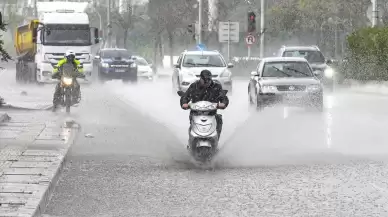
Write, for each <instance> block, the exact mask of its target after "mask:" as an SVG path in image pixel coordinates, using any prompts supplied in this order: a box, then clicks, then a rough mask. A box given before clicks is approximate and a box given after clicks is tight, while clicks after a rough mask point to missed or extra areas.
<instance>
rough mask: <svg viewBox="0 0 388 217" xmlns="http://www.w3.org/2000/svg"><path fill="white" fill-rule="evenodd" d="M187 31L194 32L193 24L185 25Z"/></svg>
mask: <svg viewBox="0 0 388 217" xmlns="http://www.w3.org/2000/svg"><path fill="white" fill-rule="evenodd" d="M187 31H188V32H189V33H193V32H194V29H193V24H189V25H188V26H187Z"/></svg>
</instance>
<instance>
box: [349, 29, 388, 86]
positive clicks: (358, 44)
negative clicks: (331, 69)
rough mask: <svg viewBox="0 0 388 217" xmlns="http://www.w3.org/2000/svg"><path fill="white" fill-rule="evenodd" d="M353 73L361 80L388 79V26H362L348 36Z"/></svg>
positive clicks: (353, 76)
mask: <svg viewBox="0 0 388 217" xmlns="http://www.w3.org/2000/svg"><path fill="white" fill-rule="evenodd" d="M347 42H348V48H349V54H350V57H351V58H350V64H349V65H350V66H351V69H350V70H351V73H350V72H348V73H347V77H349V78H353V79H360V80H388V61H387V60H388V28H387V27H385V28H381V27H380V28H379V27H369V28H362V29H359V30H357V31H355V32H353V33H352V34H351V35H349V36H348V38H347Z"/></svg>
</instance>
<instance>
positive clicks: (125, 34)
mask: <svg viewBox="0 0 388 217" xmlns="http://www.w3.org/2000/svg"><path fill="white" fill-rule="evenodd" d="M128 32H129V31H128V28H125V30H124V37H123V40H124V42H123V46H124V48H125V49H127V39H128Z"/></svg>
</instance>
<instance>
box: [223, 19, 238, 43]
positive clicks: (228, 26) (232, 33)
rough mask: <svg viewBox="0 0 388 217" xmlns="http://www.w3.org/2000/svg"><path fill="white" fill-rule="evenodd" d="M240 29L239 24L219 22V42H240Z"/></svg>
mask: <svg viewBox="0 0 388 217" xmlns="http://www.w3.org/2000/svg"><path fill="white" fill-rule="evenodd" d="M239 40H240V29H239V23H238V22H219V25H218V41H219V42H220V43H225V42H228V41H229V42H236V43H237V42H239Z"/></svg>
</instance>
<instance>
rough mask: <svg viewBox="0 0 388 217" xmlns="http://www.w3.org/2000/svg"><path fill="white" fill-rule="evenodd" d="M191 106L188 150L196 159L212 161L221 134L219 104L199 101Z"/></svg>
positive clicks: (180, 94)
mask: <svg viewBox="0 0 388 217" xmlns="http://www.w3.org/2000/svg"><path fill="white" fill-rule="evenodd" d="M224 91H225V90H224ZM177 93H178V95H179V96H182V95H183V94H184V93H183V92H182V91H178V92H177ZM189 108H190V110H191V111H192V120H191V123H190V130H189V146H188V150H189V152H190V154H191V155H192V156H193V157H194V159H195V160H196V161H200V162H202V163H205V162H210V161H211V160H212V157H213V156H214V155H215V154H216V152H217V148H218V138H219V135H218V133H217V121H216V114H217V109H218V104H217V103H211V102H208V101H199V102H196V103H189Z"/></svg>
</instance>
